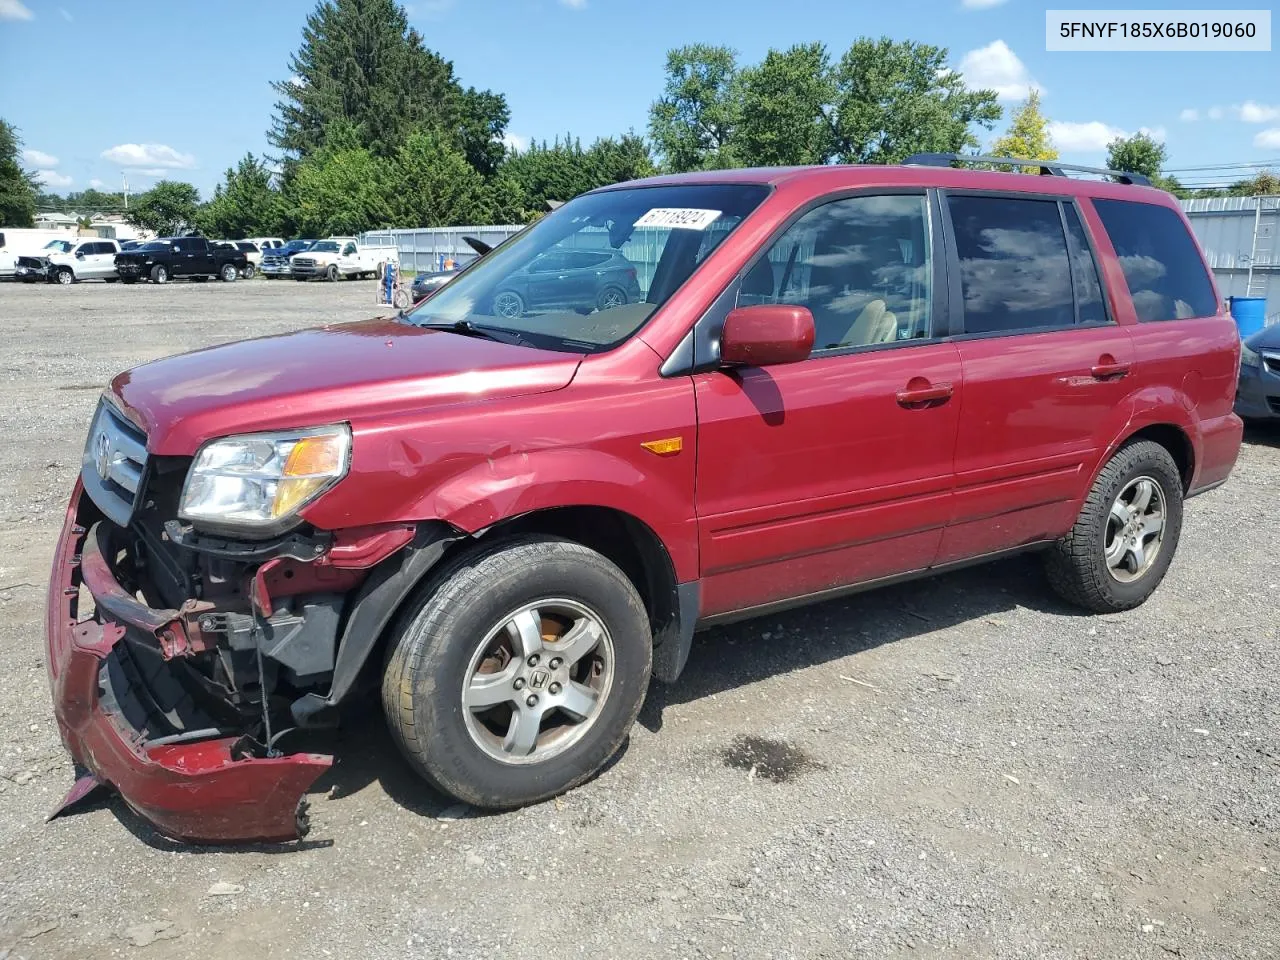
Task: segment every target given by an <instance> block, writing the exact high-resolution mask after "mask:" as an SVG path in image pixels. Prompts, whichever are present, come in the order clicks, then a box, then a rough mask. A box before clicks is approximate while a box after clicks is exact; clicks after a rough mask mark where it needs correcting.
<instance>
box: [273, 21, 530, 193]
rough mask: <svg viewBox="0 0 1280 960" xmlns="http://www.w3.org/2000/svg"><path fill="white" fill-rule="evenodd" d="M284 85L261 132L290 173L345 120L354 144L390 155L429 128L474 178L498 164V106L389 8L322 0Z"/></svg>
mask: <svg viewBox="0 0 1280 960" xmlns="http://www.w3.org/2000/svg"><path fill="white" fill-rule="evenodd" d="M289 68H290V70H291V72H292V76H291V77H290V78H289V79H287V80H283V81H280V82H277V83H274V84H272V86H273V88H274V89H275V91H276V93H277V94H279V96H280V100H279V101H278V102H277V103H276V116H275V119H274V120H273V123H272V129H271V130H270V131H269V132H268V138H269V139H270V141H271V143H272V144H273V145H274V146H276V147H279V148H280V149H281V150H283V151H285V153H286V158H285V159H286V161H287V162H288V163H289V164H290V165H292V164H293V163H295V162H298V161H302V160H305V159H306V158H307V157H309V156H310V155H311V154H312V153H314V152H315V151H316V150H318V149H320V147H321V146H323V145H324V143H325V131H326V129H327V128H329V127H330V126H331V125H332V124H333V123H335V122H337V121H343V122H345V123H347V124H349V125H350V127H351V128H352V129H353V130H354V131H355V135H356V137H357V139H358V141H359V145H360V146H361V147H363V148H364V149H366V150H367V151H369V152H370V153H371V154H372V155H374V156H376V157H381V158H388V157H391V156H394V155H395V153H396V151H398V150H399V149H400V147H401V145H402V144H403V143H404V141H405V139H406V138H407V137H408V135H409V134H410V133H412V132H414V131H416V130H420V129H431V130H433V131H435V132H436V134H437V135H439V136H442V137H445V138H446V139H448V140H450V141H451V142H452V144H453V145H454V146H455V147H456V148H457V149H459V150H461V151H462V152H463V154H465V155H466V157H467V160H468V162H470V163H471V164H472V166H474V167H475V168H476V169H477V170H479V171H480V172H481V173H484V174H488V173H491V172H492V171H493V169H494V168H495V166H496V165H497V163H498V162H499V161H500V160H501V157H502V144H501V140H502V134H503V132H504V131H505V129H506V124H507V120H508V117H509V112H508V109H507V103H506V100H505V98H503V97H502V96H501V95H500V94H495V93H492V92H490V91H487V90H486V91H477V90H475V89H463V87H462V85H461V84H459V83H458V81H457V79H456V78H455V77H454V73H453V64H452V63H450V62H449V61H447V60H445V59H443V58H442V57H440V56H439V55H438V54H436V53H433V52H432V51H430V50H428V49H427V48H426V46H425V45H424V42H423V38H422V35H421V34H419V33H418V32H417V31H416V30H414V29H413V28H412V27H410V26H409V23H408V19H407V18H406V16H405V12H404V9H403V8H402V7H401V6H400V5H399V4H398V3H396V2H395V0H321V2H320V3H319V5H318V6H317V7H316V9H315V10H314V11H313V12H312V13H311V14H310V15H309V16H308V17H307V21H306V25H305V26H304V28H303V31H302V45H301V46H300V47H299V49H298V51H297V53H295V54H294V55H293V56H292V58H291V60H290V64H289Z"/></svg>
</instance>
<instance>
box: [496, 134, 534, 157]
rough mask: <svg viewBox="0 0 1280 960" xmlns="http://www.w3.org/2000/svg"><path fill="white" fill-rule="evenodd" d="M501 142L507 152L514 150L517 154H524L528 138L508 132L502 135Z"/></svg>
mask: <svg viewBox="0 0 1280 960" xmlns="http://www.w3.org/2000/svg"><path fill="white" fill-rule="evenodd" d="M502 142H503V144H504V145H505V146H506V148H507V149H508V150H514V151H516V152H517V153H524V151H526V150H528V149H529V138H528V137H525V136H522V135H520V134H518V133H511V132H510V131H508V132H507V133H506V134H504V135H503V137H502Z"/></svg>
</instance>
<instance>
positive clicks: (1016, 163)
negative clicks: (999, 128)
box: [903, 153, 1151, 187]
mask: <svg viewBox="0 0 1280 960" xmlns="http://www.w3.org/2000/svg"><path fill="white" fill-rule="evenodd" d="M903 163H904V164H906V165H907V166H912V167H949V166H951V165H952V164H953V163H1001V164H1006V165H1008V166H1011V167H1039V168H1040V175H1041V176H1044V177H1065V176H1066V175H1067V174H1066V171H1068V170H1070V171H1073V172H1075V173H1096V174H1098V175H1099V176H1102V177H1111V178H1112V179H1113V180H1115V181H1116V182H1117V183H1127V184H1131V185H1132V184H1136V185H1138V186H1142V187H1149V186H1151V181H1150V180H1149V179H1147V178H1146V177H1145V176H1143V175H1142V174H1140V173H1129V172H1127V171H1125V170H1107V169H1106V168H1104V167H1082V166H1080V165H1079V164H1075V163H1058V161H1057V160H1019V159H1018V158H1017V157H982V156H971V155H969V154H966V153H913V154H912V155H911V156H909V157H907V159H906V160H904V161H903Z"/></svg>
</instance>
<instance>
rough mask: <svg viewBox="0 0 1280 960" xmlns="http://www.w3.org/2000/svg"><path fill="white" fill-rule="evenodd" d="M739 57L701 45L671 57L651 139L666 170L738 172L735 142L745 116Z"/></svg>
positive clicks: (653, 118) (728, 50)
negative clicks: (731, 147)
mask: <svg viewBox="0 0 1280 960" xmlns="http://www.w3.org/2000/svg"><path fill="white" fill-rule="evenodd" d="M737 77H738V64H737V53H736V52H735V51H734V50H732V49H731V48H729V47H715V46H710V45H708V44H703V43H696V44H693V45H691V46H687V47H679V48H677V49H675V50H670V51H668V52H667V76H666V86H665V88H664V91H663V94H662V96H661V97H659V98H658V99H657V100H656V101H655V102H654V103H653V105H652V106H651V107H650V108H649V137H650V139H651V140H652V141H653V144H654V147H655V149H656V150H657V152H658V156H659V157H660V158H661V160H662V166H663V168H664V169H666V170H669V171H673V172H677V173H679V172H683V171H686V170H714V169H719V168H722V167H732V166H734V165H735V164H734V162H733V154H732V151H731V149H730V144H731V141H732V140H733V136H734V133H735V132H736V130H737V127H738V121H739V119H740V116H741V110H742V102H741V101H742V98H741V94H740V91H739V89H738V83H737Z"/></svg>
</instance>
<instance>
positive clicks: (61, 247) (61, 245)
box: [44, 240, 71, 253]
mask: <svg viewBox="0 0 1280 960" xmlns="http://www.w3.org/2000/svg"><path fill="white" fill-rule="evenodd" d="M44 248H45V249H46V250H56V251H58V253H70V252H71V244H70V243H68V242H67V241H66V240H50V241H49V242H48V243H46V244H45V245H44Z"/></svg>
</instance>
